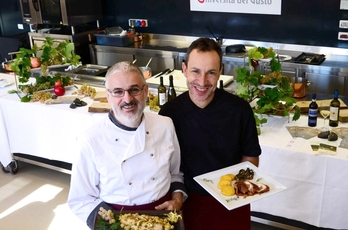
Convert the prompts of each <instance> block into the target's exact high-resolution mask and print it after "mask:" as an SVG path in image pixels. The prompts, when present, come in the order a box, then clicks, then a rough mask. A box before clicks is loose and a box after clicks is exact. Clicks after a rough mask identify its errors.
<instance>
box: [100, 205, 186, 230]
mask: <svg viewBox="0 0 348 230" xmlns="http://www.w3.org/2000/svg"><path fill="white" fill-rule="evenodd" d="M116 212H117V213H116ZM182 227H183V223H182V216H181V214H179V213H178V212H176V211H122V210H121V211H119V212H118V211H113V210H106V209H105V208H103V207H101V208H100V209H99V212H98V215H97V216H96V220H95V226H94V229H95V230H106V229H114V230H142V229H146V230H180V229H182Z"/></svg>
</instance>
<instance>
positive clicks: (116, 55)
mask: <svg viewBox="0 0 348 230" xmlns="http://www.w3.org/2000/svg"><path fill="white" fill-rule="evenodd" d="M89 47H90V52H91V62H92V64H97V65H107V66H112V65H113V64H115V63H116V62H120V61H133V59H134V58H135V59H137V62H136V64H137V65H138V66H145V65H146V64H147V63H148V62H149V60H150V58H152V61H151V63H150V65H149V66H150V67H151V69H152V73H153V75H154V74H156V73H159V72H161V71H163V70H164V69H167V68H171V69H178V68H180V67H181V64H180V65H179V64H178V57H179V52H173V51H164V50H153V49H138V48H129V47H115V46H102V45H95V44H91V45H90V46H89ZM180 69H181V68H180Z"/></svg>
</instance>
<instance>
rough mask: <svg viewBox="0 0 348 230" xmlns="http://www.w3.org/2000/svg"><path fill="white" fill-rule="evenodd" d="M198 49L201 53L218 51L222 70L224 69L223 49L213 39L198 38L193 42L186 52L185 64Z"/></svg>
mask: <svg viewBox="0 0 348 230" xmlns="http://www.w3.org/2000/svg"><path fill="white" fill-rule="evenodd" d="M194 49H197V50H198V51H201V52H208V51H216V53H217V54H218V55H219V58H220V69H221V68H222V49H221V46H220V45H219V44H218V43H217V42H215V41H214V40H213V39H211V38H204V37H202V38H198V39H197V40H195V41H193V42H192V43H191V45H190V46H189V48H188V49H187V52H186V59H185V64H186V66H187V63H188V61H189V56H190V53H191V52H192V50H194Z"/></svg>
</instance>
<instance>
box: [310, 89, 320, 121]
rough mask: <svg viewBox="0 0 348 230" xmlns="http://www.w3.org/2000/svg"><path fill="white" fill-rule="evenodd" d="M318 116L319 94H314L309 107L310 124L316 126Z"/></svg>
mask: <svg viewBox="0 0 348 230" xmlns="http://www.w3.org/2000/svg"><path fill="white" fill-rule="evenodd" d="M317 118H318V104H317V95H316V94H315V93H313V94H312V102H311V103H310V104H309V109H308V126H310V127H315V126H317Z"/></svg>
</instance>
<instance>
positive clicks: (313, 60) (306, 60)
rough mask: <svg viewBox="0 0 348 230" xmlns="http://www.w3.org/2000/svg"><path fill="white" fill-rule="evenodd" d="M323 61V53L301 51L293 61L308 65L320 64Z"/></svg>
mask: <svg viewBox="0 0 348 230" xmlns="http://www.w3.org/2000/svg"><path fill="white" fill-rule="evenodd" d="M323 61H325V55H324V54H315V53H305V52H303V53H301V54H300V55H299V56H297V57H296V58H295V59H294V60H293V62H295V63H300V64H309V65H320V64H321V63H323Z"/></svg>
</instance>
